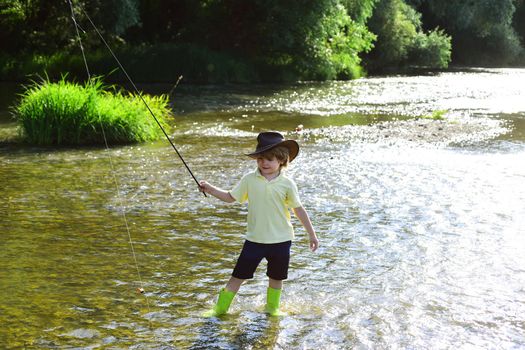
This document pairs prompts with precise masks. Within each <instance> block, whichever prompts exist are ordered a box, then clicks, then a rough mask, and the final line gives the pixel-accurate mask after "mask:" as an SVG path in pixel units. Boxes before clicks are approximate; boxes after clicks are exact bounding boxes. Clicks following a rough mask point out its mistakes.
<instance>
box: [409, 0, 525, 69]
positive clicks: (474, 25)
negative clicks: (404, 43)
mask: <svg viewBox="0 0 525 350" xmlns="http://www.w3.org/2000/svg"><path fill="white" fill-rule="evenodd" d="M409 1H411V3H412V4H414V5H415V6H416V8H417V9H418V10H419V11H421V12H422V14H423V22H424V23H425V24H426V25H430V26H433V27H434V26H439V27H440V28H443V29H444V30H445V31H446V32H447V33H448V34H449V35H451V36H452V52H453V61H454V62H455V63H460V64H508V63H511V62H513V61H514V60H516V58H517V57H518V56H519V55H520V53H521V52H522V51H523V47H522V46H521V44H520V41H519V38H518V36H517V34H516V32H515V30H514V28H513V27H512V20H513V15H514V13H515V10H516V7H515V3H516V1H515V0H476V1H440V0H409Z"/></svg>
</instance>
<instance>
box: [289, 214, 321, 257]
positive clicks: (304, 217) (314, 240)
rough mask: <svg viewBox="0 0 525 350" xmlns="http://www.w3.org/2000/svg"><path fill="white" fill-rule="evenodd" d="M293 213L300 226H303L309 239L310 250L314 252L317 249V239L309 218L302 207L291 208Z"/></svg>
mask: <svg viewBox="0 0 525 350" xmlns="http://www.w3.org/2000/svg"><path fill="white" fill-rule="evenodd" d="M293 212H294V214H295V216H296V217H297V218H298V219H299V221H301V224H302V225H303V227H304V229H305V230H306V232H308V236H309V238H310V250H311V251H312V252H315V251H316V249H317V248H318V247H319V240H318V239H317V235H316V234H315V230H314V227H313V226H312V222H311V221H310V217H309V216H308V213H307V212H306V209H304V208H303V207H297V208H293Z"/></svg>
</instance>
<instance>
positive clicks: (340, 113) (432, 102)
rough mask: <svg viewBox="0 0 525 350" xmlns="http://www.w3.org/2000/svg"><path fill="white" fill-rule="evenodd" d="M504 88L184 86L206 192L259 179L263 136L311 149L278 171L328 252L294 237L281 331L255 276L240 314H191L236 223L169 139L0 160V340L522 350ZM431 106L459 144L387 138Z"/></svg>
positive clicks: (184, 148)
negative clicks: (290, 181)
mask: <svg viewBox="0 0 525 350" xmlns="http://www.w3.org/2000/svg"><path fill="white" fill-rule="evenodd" d="M515 75H518V76H521V77H523V76H524V75H525V71H523V70H518V71H508V70H501V71H491V72H480V73H446V74H443V75H438V76H430V77H391V78H374V79H364V80H359V81H355V82H349V83H337V82H336V83H324V84H316V83H313V84H301V85H298V87H296V88H294V89H292V88H285V89H284V90H283V91H277V89H276V88H274V87H272V88H266V89H267V90H260V91H259V93H256V92H255V91H257V89H255V88H254V89H253V90H250V89H251V88H246V89H245V90H243V89H242V88H240V87H234V88H228V89H229V90H228V89H224V90H223V89H221V88H218V87H214V88H209V87H208V88H202V90H200V89H199V90H192V89H189V88H187V89H186V90H184V89H182V90H180V92H179V93H180V96H179V97H178V100H177V101H178V104H179V106H178V108H181V109H185V113H184V114H183V115H181V116H180V117H179V118H178V120H177V128H176V130H175V133H174V139H175V140H176V143H177V145H178V146H179V150H180V151H181V153H182V154H183V155H184V157H185V159H186V160H187V162H188V163H189V165H190V166H191V168H192V170H193V171H194V173H195V174H196V176H197V177H198V178H200V179H207V180H208V181H210V182H213V183H216V184H218V185H220V186H221V187H224V188H230V187H231V186H232V185H233V184H234V183H235V182H236V181H238V179H239V178H240V176H241V175H242V174H243V173H245V172H246V171H248V170H250V169H251V168H252V167H253V166H254V164H253V163H252V162H251V161H250V160H249V159H246V158H245V157H244V156H243V155H242V154H243V153H246V152H248V151H250V150H251V149H252V148H253V147H254V142H253V141H254V138H255V136H256V134H257V132H258V131H259V130H261V129H277V130H281V131H284V132H288V133H289V135H291V136H293V137H294V138H297V139H298V140H299V142H300V144H301V145H302V150H301V153H300V155H299V158H298V159H297V161H296V162H294V163H293V164H292V166H291V167H290V169H289V172H290V173H291V174H292V176H293V177H294V178H295V179H296V181H297V183H298V184H299V187H300V192H301V195H302V198H303V202H304V203H305V205H306V206H307V208H308V209H309V212H310V214H311V216H312V218H313V221H314V223H315V226H316V228H317V230H318V232H319V236H320V239H321V247H320V249H319V251H318V253H316V254H312V253H310V252H309V250H308V249H307V239H306V237H305V234H304V231H303V230H302V229H298V230H297V240H296V242H295V243H294V245H293V247H292V250H293V259H292V266H291V271H290V278H289V281H288V282H286V283H285V291H284V292H283V309H284V311H285V312H286V313H287V316H285V317H282V318H280V319H275V318H269V317H267V316H266V315H264V314H263V313H262V312H261V311H262V309H263V306H264V302H265V287H266V286H265V284H266V282H265V276H264V268H261V269H259V270H258V272H257V274H256V278H255V279H254V280H253V281H250V282H249V283H247V284H246V285H244V286H243V287H242V289H241V291H240V293H239V295H238V296H237V297H236V299H235V301H234V304H233V306H232V310H231V314H229V315H227V316H225V317H224V318H221V319H203V318H201V317H200V316H199V315H200V313H201V312H202V311H203V310H206V309H207V308H208V307H210V304H211V302H212V301H213V299H214V297H215V295H216V292H217V290H218V289H219V288H221V287H222V286H223V283H224V281H225V279H227V278H228V276H229V274H230V272H231V268H232V267H233V264H234V262H235V259H236V258H237V254H238V252H239V250H240V247H241V245H242V232H243V229H244V227H245V215H246V209H245V208H244V207H241V206H238V205H226V204H222V203H220V202H219V201H218V200H214V199H211V198H204V197H203V196H202V194H200V193H199V192H198V191H197V190H196V189H195V184H194V182H193V180H192V179H191V177H190V176H189V175H188V173H187V171H186V170H185V169H184V167H183V166H181V164H180V161H179V160H178V159H177V158H176V155H175V154H174V153H173V150H172V149H171V148H170V146H169V144H166V142H165V141H159V142H157V143H153V144H143V145H136V146H126V147H116V148H112V149H111V150H110V151H109V152H106V151H104V150H101V149H60V150H49V149H29V148H22V147H13V146H6V147H3V148H0V183H1V184H2V185H1V186H2V187H1V191H0V232H1V233H2V240H1V241H0V263H1V264H2V269H1V270H0V280H1V284H2V295H1V296H2V297H1V298H0V322H1V323H2V327H1V328H0V346H1V347H2V348H16V347H19V348H20V347H24V346H26V347H29V348H79V347H80V348H98V347H108V348H128V347H131V348H174V349H186V348H187V349H208V348H222V349H248V348H254V349H259V348H260V349H266V348H275V349H279V348H287V349H288V348H291V349H299V348H301V349H303V348H304V349H312V348H319V349H340V348H353V347H356V348H459V347H461V348H521V347H524V346H525V337H524V335H523V334H525V317H524V315H525V288H524V286H525V255H524V254H523V251H525V235H524V234H525V231H524V229H523V227H524V224H525V222H524V221H523V220H524V219H523V218H524V217H525V207H524V206H523V203H524V201H525V188H524V187H523V182H524V180H525V165H524V163H523V159H524V157H525V143H524V142H523V141H524V138H523V137H522V136H520V135H523V123H522V122H521V124H520V121H522V120H523V119H524V118H523V117H524V115H525V114H524V113H525V108H521V107H519V103H521V102H520V101H518V99H517V97H516V94H517V93H518V92H517V90H516V88H515V87H513V86H514V85H512V84H510V85H509V86H510V87H509V89H506V90H505V89H501V86H500V84H503V81H504V80H505V79H506V80H510V81H514V80H511V79H513V77H514V76H515ZM423 86H425V87H426V88H425V89H423V88H422V87H423ZM491 86H492V87H493V88H491ZM394 88H396V89H398V90H397V91H398V93H395V92H391V90H392V89H394ZM467 88H468V89H467ZM350 90H351V92H349V91H350ZM196 91H200V92H199V93H198V94H197V93H196ZM309 91H316V93H314V92H309ZM399 91H402V92H403V93H399ZM387 92H388V93H387ZM507 92H508V93H507ZM390 93H391V94H390ZM352 94H353V95H352ZM352 96H353V97H352ZM447 96H448V97H447ZM454 96H455V97H454ZM332 97H333V98H332ZM199 99H202V100H203V106H204V108H203V109H202V110H197V109H196V108H195V107H198V100H199ZM354 99H357V100H358V102H356V101H354ZM461 99H463V100H462V102H461V103H459V104H458V105H455V104H456V103H458V101H459V100H461ZM476 99H478V100H480V101H482V102H481V103H480V104H479V105H478V107H476V108H473V106H472V104H473V101H474V100H476ZM491 99H492V100H491ZM498 99H501V101H503V102H501V106H500V107H501V108H500V109H498V108H495V107H497V106H499V105H500V104H498V103H496V102H497V101H498ZM509 100H512V101H514V102H515V103H514V102H513V103H509ZM323 101H324V102H323ZM352 101H353V102H352ZM359 101H361V102H359ZM366 101H368V102H366ZM487 101H492V102H490V103H489V102H487ZM365 102H366V103H365ZM372 104H373V105H374V106H372ZM188 106H193V109H191V110H190V108H189V107H188ZM319 106H323V107H322V108H320V107H319ZM356 106H357V107H359V108H357V107H356ZM366 106H369V107H366ZM378 106H379V107H378ZM511 106H512V108H511ZM354 107H355V108H354ZM436 108H445V109H448V110H449V112H448V114H447V118H450V119H449V124H451V125H453V126H452V129H447V130H449V131H450V132H457V133H456V134H455V137H457V138H458V140H448V141H447V142H445V143H439V142H434V140H433V139H432V138H428V137H429V135H430V134H431V133H426V134H425V133H422V132H420V134H421V135H422V136H423V137H421V138H419V139H418V138H417V133H415V134H413V135H410V132H409V134H401V133H400V131H396V127H397V126H399V125H405V124H403V123H406V127H403V129H404V130H410V128H411V127H413V128H414V130H416V129H417V130H419V129H420V128H424V127H422V126H419V125H426V128H427V129H428V128H433V127H436V125H438V127H439V122H434V121H425V123H423V121H421V123H419V124H410V121H405V120H404V118H405V119H406V116H407V115H410V113H411V112H410V111H420V110H425V111H431V110H434V109H436ZM378 109H379V110H380V111H379V112H378ZM496 109H498V112H497V113H495V110H496ZM405 111H409V112H410V113H409V112H406V113H405ZM361 112H363V113H361ZM500 112H505V113H506V114H501V113H500ZM422 114H423V113H422ZM399 119H402V120H400V121H399ZM467 121H468V123H472V125H473V126H472V127H470V126H468V125H467V124H468V123H467ZM370 123H371V125H368V124H370ZM382 123H384V124H382ZM298 124H303V125H304V129H305V130H304V131H302V132H299V133H293V132H292V131H293V129H294V128H295V127H296V126H297V125H298ZM350 124H351V125H350ZM445 124H446V123H445ZM447 125H448V124H447ZM454 125H460V126H461V127H462V128H460V129H457V128H456V129H455V128H454ZM520 125H521V127H520ZM252 126H253V127H252ZM330 126H332V127H330ZM444 127H445V128H446V127H448V126H446V125H445V126H444ZM385 130H386V131H390V132H394V133H397V137H398V141H399V140H401V139H404V141H405V142H390V141H385V139H384V132H386V131H385ZM436 130H437V129H436ZM491 130H492V132H489V131H491ZM494 130H496V131H494ZM434 131H435V130H433V131H432V132H434ZM436 132H437V131H436ZM374 135H375V136H374ZM377 135H380V136H381V137H377ZM473 135H474V136H475V137H473ZM391 137H393V136H390V137H388V138H386V140H388V139H389V138H391ZM409 137H414V140H413V141H409V140H408V138H409ZM459 139H461V140H463V141H464V142H460V141H461V140H459ZM449 141H450V142H449ZM108 155H110V156H111V159H112V161H113V163H114V167H115V170H116V173H115V175H116V177H117V179H118V181H119V183H120V192H121V195H122V197H123V199H124V207H123V206H122V204H121V203H120V202H119V200H118V197H117V193H116V189H115V186H114V183H113V177H112V173H111V170H110V164H109V161H108ZM122 210H126V215H127V217H128V220H129V224H130V232H131V235H132V238H133V241H134V248H135V253H136V256H137V261H138V267H139V270H140V274H141V276H142V279H143V281H144V284H145V290H146V293H145V295H141V294H137V293H136V288H137V287H138V286H139V285H140V283H139V279H138V275H137V269H136V266H135V263H134V260H133V256H132V253H131V251H130V247H129V243H128V236H127V233H126V229H125V226H124V223H123V221H122V216H121V214H122ZM296 224H297V223H296ZM146 297H147V299H146ZM148 303H149V305H148Z"/></svg>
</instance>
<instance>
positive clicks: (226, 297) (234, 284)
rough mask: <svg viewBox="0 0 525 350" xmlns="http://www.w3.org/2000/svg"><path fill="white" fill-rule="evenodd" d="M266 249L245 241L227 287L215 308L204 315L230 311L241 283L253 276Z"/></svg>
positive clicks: (216, 314) (210, 315) (221, 313)
mask: <svg viewBox="0 0 525 350" xmlns="http://www.w3.org/2000/svg"><path fill="white" fill-rule="evenodd" d="M263 255H264V251H261V250H260V249H259V248H258V246H257V244H256V243H253V242H249V241H245V242H244V246H243V249H242V251H241V254H240V256H239V258H238V259H237V264H236V265H235V268H234V269H233V273H232V276H231V278H230V280H229V281H228V283H227V284H226V287H225V288H224V289H222V290H221V291H220V293H219V299H218V300H217V304H216V305H215V306H214V307H213V309H211V310H209V311H207V312H205V313H204V314H203V316H204V317H212V316H220V315H223V314H225V313H226V312H228V309H229V308H230V305H231V302H232V300H233V297H234V296H235V294H236V293H237V292H238V291H239V288H240V287H241V284H242V283H243V282H244V281H245V280H246V279H249V278H253V273H254V271H255V269H256V268H257V265H259V263H260V262H261V260H262V258H263Z"/></svg>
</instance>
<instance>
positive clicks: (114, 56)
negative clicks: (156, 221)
mask: <svg viewBox="0 0 525 350" xmlns="http://www.w3.org/2000/svg"><path fill="white" fill-rule="evenodd" d="M79 8H80V9H81V10H82V12H83V13H84V15H85V16H86V18H87V19H88V21H89V23H91V26H92V27H93V29H94V30H95V32H96V33H97V34H98V36H99V38H100V40H102V42H103V43H104V45H105V46H106V48H107V49H108V51H109V52H110V53H111V56H113V58H114V59H115V61H116V62H117V64H118V66H119V67H120V69H122V72H124V75H125V76H126V78H127V79H128V81H129V82H130V84H131V86H133V89H134V90H135V93H136V94H137V95H138V96H139V97H140V99H141V101H142V102H143V103H144V105H145V106H146V108H147V109H148V111H149V113H150V114H151V116H152V117H153V119H155V122H156V123H157V125H158V126H159V128H160V130H162V133H163V134H164V136H165V137H166V139H167V140H168V142H169V143H170V145H171V147H172V148H173V149H174V150H175V152H176V153H177V155H178V156H179V158H180V160H181V161H182V164H184V166H185V167H186V169H187V170H188V172H189V173H190V175H191V177H192V178H193V180H194V181H195V183H196V184H197V186H198V187H199V188H200V187H201V185H200V184H199V181H198V180H197V178H196V177H195V175H193V172H192V171H191V169H190V167H189V166H188V164H187V163H186V161H185V160H184V158H183V157H182V155H181V154H180V152H179V150H178V149H177V147H175V144H174V143H173V141H171V138H170V137H169V135H168V133H167V132H166V130H164V128H163V127H162V124H161V123H160V122H159V120H158V119H157V117H156V116H155V114H154V113H153V111H152V110H151V108H150V107H149V105H148V104H147V102H146V100H144V97H142V93H141V92H140V91H139V89H138V88H137V86H136V85H135V83H134V82H133V80H131V77H130V76H129V74H128V72H127V71H126V69H125V68H124V66H123V65H122V63H120V60H119V59H118V58H117V56H116V55H115V53H114V52H113V50H112V49H111V47H110V46H109V44H108V43H107V42H106V40H105V39H104V37H103V36H102V34H101V33H100V31H99V30H98V28H97V26H96V25H95V23H93V21H92V20H91V17H89V15H88V14H87V12H86V11H85V10H84V8H83V7H82V6H79ZM75 26H77V23H76V21H75ZM181 79H182V76H180V77H179V79H178V80H177V83H176V84H175V87H176V86H177V85H178V83H179V81H180V80H181ZM173 90H174V88H173V89H172V91H173ZM170 93H171V92H170ZM202 194H203V195H204V197H208V196H207V195H206V193H205V192H204V191H203V192H202Z"/></svg>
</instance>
